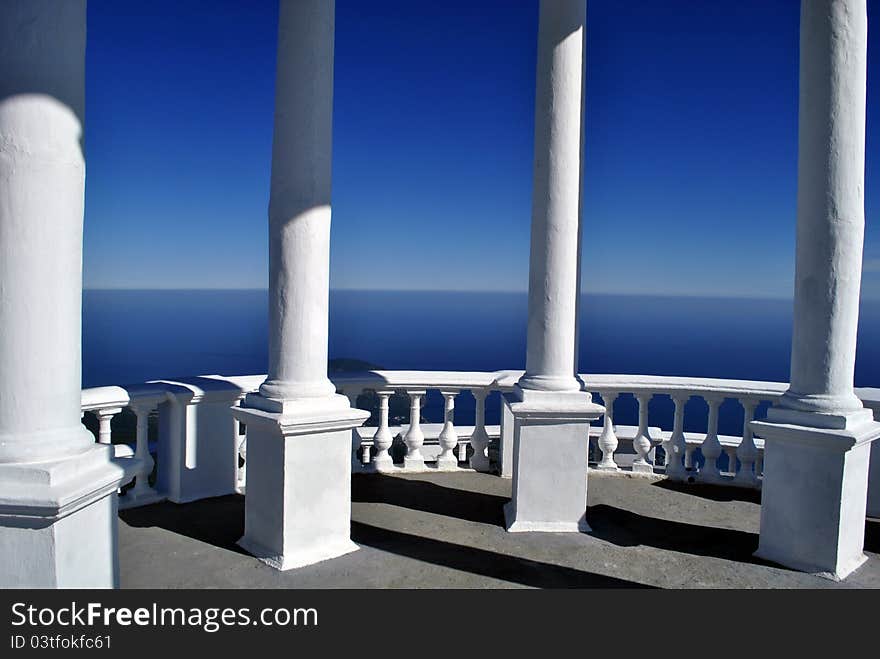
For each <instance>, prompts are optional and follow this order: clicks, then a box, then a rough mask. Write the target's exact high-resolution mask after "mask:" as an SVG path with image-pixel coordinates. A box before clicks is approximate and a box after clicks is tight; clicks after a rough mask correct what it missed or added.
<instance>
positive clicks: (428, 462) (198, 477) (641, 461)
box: [82, 370, 880, 507]
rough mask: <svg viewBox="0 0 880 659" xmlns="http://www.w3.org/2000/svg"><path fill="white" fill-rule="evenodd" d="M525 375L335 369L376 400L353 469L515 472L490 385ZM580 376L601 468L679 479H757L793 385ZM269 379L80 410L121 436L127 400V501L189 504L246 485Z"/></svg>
mask: <svg viewBox="0 0 880 659" xmlns="http://www.w3.org/2000/svg"><path fill="white" fill-rule="evenodd" d="M522 373H523V372H522V371H518V370H505V371H494V372H476V371H385V370H373V371H359V372H346V373H335V374H332V375H331V380H332V381H333V383H334V384H335V385H336V387H337V390H338V391H339V392H340V393H342V394H344V395H346V396H347V397H348V398H349V400H350V401H351V404H352V405H353V406H357V405H358V404H359V402H360V403H361V404H364V405H370V406H372V407H376V408H378V424H377V425H376V426H372V427H362V428H359V429H358V430H357V431H356V432H353V433H352V466H353V470H354V471H355V472H362V473H363V472H396V471H422V470H429V469H442V470H452V469H466V468H470V469H474V470H478V471H490V470H493V469H496V468H497V469H498V470H499V471H500V472H501V473H502V475H504V476H510V475H511V474H510V471H511V465H512V450H511V449H512V447H511V446H510V439H509V437H512V428H505V424H504V419H503V418H502V425H501V427H499V426H487V425H486V423H485V400H486V397H487V396H488V395H489V394H490V393H491V392H493V391H500V392H506V391H510V390H511V389H512V388H513V386H514V385H515V384H516V382H517V380H518V379H519V377H520V376H521V375H522ZM580 377H581V378H582V379H583V381H584V383H585V387H586V388H587V390H589V391H590V392H592V393H593V394H595V395H597V396H598V397H601V399H602V401H603V402H604V404H605V406H606V414H605V416H604V419H603V422H602V425H601V427H600V426H597V427H595V428H594V429H591V431H590V440H591V442H592V443H593V445H595V447H596V448H598V451H600V452H601V459H597V460H595V462H594V463H593V466H594V467H595V468H596V469H599V470H603V471H613V472H619V471H622V469H621V467H623V468H624V469H625V470H631V471H633V472H635V473H653V474H665V475H666V476H667V477H669V478H672V479H677V480H687V481H701V482H709V483H720V484H734V485H739V486H744V487H760V485H761V480H762V462H763V441H762V440H761V439H760V438H757V437H754V436H753V435H752V432H751V430H750V428H749V421H750V420H751V419H752V418H753V416H754V412H755V409H756V408H757V406H758V405H759V404H760V403H762V402H773V401H774V400H775V399H776V398H777V397H778V396H780V395H781V394H782V393H783V392H784V391H785V390H786V388H787V385H786V384H785V383H780V382H761V381H748V380H727V379H714V378H688V377H671V376H648V375H616V374H584V375H581V376H580ZM264 379H265V375H261V374H258V375H242V376H221V375H206V376H200V377H193V378H179V379H166V380H155V381H151V382H148V383H144V384H139V385H134V386H126V387H118V386H108V387H95V388H91V389H84V390H83V391H82V412H83V414H84V415H85V414H91V415H94V416H95V417H96V418H97V420H98V432H97V433H96V440H97V441H99V442H102V443H106V444H110V443H112V431H111V427H110V425H111V420H112V419H113V418H114V416H115V415H117V414H119V413H120V412H121V411H122V410H123V409H126V408H128V409H130V410H131V411H132V412H133V413H134V415H135V416H136V418H137V432H136V441H135V446H134V449H132V448H131V447H128V446H127V445H125V444H117V445H116V446H115V451H116V455H117V457H118V458H120V459H131V460H132V463H131V464H132V469H131V471H132V473H133V474H134V484H133V486H126V487H124V488H123V492H124V494H123V495H122V496H121V497H120V506H121V507H128V506H134V505H144V504H146V503H151V502H154V501H158V500H160V499H164V498H167V499H169V500H171V501H175V502H185V501H193V500H196V499H199V498H205V497H207V496H219V495H222V494H229V493H231V492H235V491H242V490H243V488H244V486H245V483H246V465H247V462H246V457H247V455H246V448H247V447H246V437H247V432H246V428H245V427H244V426H243V425H241V424H239V422H238V421H237V420H235V418H234V417H233V416H232V414H231V413H230V408H231V407H233V406H235V405H238V404H240V402H241V401H242V400H243V398H244V396H245V395H246V394H247V393H251V392H255V391H257V390H258V389H259V386H260V384H261V383H262V382H263V380H264ZM428 390H436V391H439V392H440V394H441V395H442V396H443V397H444V402H445V406H444V420H443V423H442V424H425V423H423V422H422V420H421V407H422V405H423V401H424V397H425V395H426V393H427V391H428ZM464 392H470V395H472V396H474V398H475V401H476V408H475V409H476V413H475V424H474V426H462V425H456V424H455V420H454V410H455V400H456V397H457V396H459V395H460V394H462V393H464ZM856 393H857V394H858V395H859V396H860V397H861V398H862V399H863V400H864V401H865V404H866V406H868V407H871V408H872V409H874V410H875V411H876V412H878V414H880V389H857V390H856ZM395 394H402V395H406V396H408V397H409V409H410V420H409V423H408V424H403V425H400V426H393V425H391V424H390V423H389V401H390V399H391V397H392V396H393V395H395ZM364 395H366V396H368V398H367V399H364V398H363V396H364ZM624 395H631V396H633V397H634V398H635V399H636V400H637V401H638V406H639V422H638V425H637V426H620V425H616V424H615V423H614V406H615V402H616V401H617V400H618V399H619V398H620V397H621V396H624ZM373 396H375V398H370V397H373ZM655 396H668V397H669V398H671V399H672V401H673V402H674V404H675V414H674V418H673V422H672V424H671V427H668V428H662V427H661V424H660V423H657V422H656V421H655V420H653V419H651V414H650V409H649V407H650V406H649V404H650V402H651V400H652V399H653V398H654V397H655ZM691 398H702V399H704V400H705V401H706V403H707V406H708V414H707V416H706V430H705V432H700V433H694V432H685V431H684V415H685V412H684V406H685V403H686V402H687V401H688V400H689V399H691ZM728 398H729V399H734V400H737V401H739V404H740V405H741V406H742V407H743V410H744V423H743V430H742V433H741V434H739V435H735V436H733V435H720V434H719V433H718V414H719V408H720V405H721V403H722V402H723V401H724V400H725V399H728ZM151 415H153V416H155V417H156V418H157V421H158V423H157V424H156V427H157V429H158V432H157V435H158V441H156V442H154V444H153V445H152V446H151V444H150V442H149V438H148V429H149V427H150V425H149V419H150V417H151ZM689 418H690V417H689ZM652 422H653V425H652ZM395 439H398V440H402V442H403V444H404V445H405V446H406V455H405V456H403V459H402V460H398V461H397V463H395V461H394V460H393V458H392V456H391V454H390V453H389V449H391V447H392V444H393V442H394V440H395ZM495 439H497V440H498V444H499V460H498V462H499V463H498V464H497V465H495V464H491V462H490V457H489V455H490V454H489V445H490V442H492V441H493V440H495ZM505 440H507V441H505ZM621 440H622V441H624V442H630V441H631V442H632V446H633V449H634V454H629V455H630V456H633V457H634V459H633V460H631V466H630V464H629V463H628V461H627V454H623V453H618V452H617V449H618V447H619V443H620V441H621ZM744 440H745V441H744ZM505 444H507V445H506V446H505ZM658 448H660V449H662V450H660V451H658V450H657V449H658ZM505 449H506V450H505ZM154 454H155V455H156V458H155V460H154V457H153V455H154ZM722 455H726V458H727V464H726V465H724V464H722V463H721V462H719V461H720V460H721V457H722ZM154 467H155V470H156V472H155V478H154V479H153V480H154V482H153V483H151V482H150V481H151V478H152V475H153V470H154ZM722 469H723V470H722Z"/></svg>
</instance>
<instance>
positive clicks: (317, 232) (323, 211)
mask: <svg viewBox="0 0 880 659" xmlns="http://www.w3.org/2000/svg"><path fill="white" fill-rule="evenodd" d="M335 6H336V5H335V2H333V1H332V0H281V2H280V5H279V17H278V64H277V74H276V78H275V128H274V139H273V144H272V179H271V194H270V199H269V374H268V378H267V380H266V382H265V383H264V384H263V385H262V386H261V387H260V393H261V394H262V395H263V396H265V397H266V398H274V399H279V400H283V399H293V398H303V397H321V396H328V395H332V394H333V393H335V391H336V390H335V388H334V387H333V385H332V384H331V382H330V380H329V379H328V378H327V336H328V335H327V330H328V317H329V291H330V187H331V185H330V184H331V162H332V160H331V155H332V136H333V43H334V25H335Z"/></svg>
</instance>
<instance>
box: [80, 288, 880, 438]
mask: <svg viewBox="0 0 880 659" xmlns="http://www.w3.org/2000/svg"><path fill="white" fill-rule="evenodd" d="M526 310H527V300H526V295H525V293H488V292H487V293H460V292H434V291H432V292H409V291H407V292H400V291H347V290H336V291H332V292H331V295H330V357H331V358H349V359H357V360H362V361H366V362H370V363H372V364H376V365H378V366H381V367H382V368H385V369H412V370H468V371H483V370H485V371H493V370H498V369H519V368H524V366H525V348H526ZM791 312H792V303H791V300H767V299H732V298H725V299H710V298H698V297H644V296H622V295H585V296H584V298H583V300H582V304H581V323H580V327H581V332H580V352H579V357H580V364H579V371H580V372H582V373H584V372H586V373H627V374H650V375H681V376H703V377H719V378H738V379H749V380H773V381H782V382H784V381H787V380H788V369H789V356H790V355H789V351H790V347H791V341H790V332H791ZM267 319H268V293H267V292H266V291H262V290H229V291H221V290H211V291H205V290H200V291H181V290H174V291H169V290H87V291H84V293H83V386H84V387H94V386H100V385H107V384H129V383H136V382H143V381H146V380H150V379H157V378H169V377H178V376H184V375H199V374H211V373H218V374H223V375H242V374H256V373H265V372H266V368H267V347H266V342H267V332H268V330H267ZM878 328H880V302H877V301H873V300H865V301H863V302H862V308H861V320H860V326H859V348H858V356H857V362H856V378H855V379H856V385H857V386H880V345H878V343H877V342H876V341H874V340H872V338H873V337H874V336H876V335H877V332H876V330H877V329H878ZM499 409H500V408H499V398H498V396H497V395H496V396H493V397H491V398H490V399H489V401H488V403H487V422H488V423H498V417H499ZM615 409H616V419H615V421H616V422H618V423H635V415H636V403H635V401H634V400H633V399H632V398H631V397H622V398H621V399H619V401H618V404H617V407H616V408H615ZM760 411H761V410H759V413H760ZM671 414H672V404H671V401H669V400H668V398H665V397H659V396H658V397H655V399H654V401H653V402H652V404H651V423H652V425H662V426H663V427H664V428H668V427H669V424H670V422H671ZM424 416H425V418H427V420H429V421H440V420H442V399H441V397H440V396H439V394H437V393H436V392H434V393H433V394H429V399H428V404H427V406H426V408H425V411H424ZM456 419H457V420H459V421H461V422H464V423H472V422H473V421H472V419H473V402H472V399H470V397H469V396H467V395H462V396H459V397H458V400H457V402H456ZM741 423H742V415H741V412H740V410H739V408H738V405H736V403H735V402H734V401H728V402H727V403H725V405H724V406H723V407H722V411H721V420H720V430H721V432H722V433H725V434H736V432H737V431H738V429H739V428H741ZM686 429H688V430H695V431H699V430H704V429H705V404H704V403H703V402H702V401H700V400H696V399H695V400H692V401H691V402H690V403H689V404H688V407H687V418H686Z"/></svg>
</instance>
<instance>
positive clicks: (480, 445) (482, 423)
mask: <svg viewBox="0 0 880 659" xmlns="http://www.w3.org/2000/svg"><path fill="white" fill-rule="evenodd" d="M471 393H472V394H473V396H474V400H475V401H476V404H477V406H476V408H475V409H476V412H475V418H474V434H473V435H471V447H472V448H473V449H474V453H473V455H471V461H470V466H471V469H473V470H474V471H489V434H488V433H487V432H486V395H487V394H488V392H487V391H486V390H485V389H471Z"/></svg>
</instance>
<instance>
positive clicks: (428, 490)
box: [351, 474, 510, 527]
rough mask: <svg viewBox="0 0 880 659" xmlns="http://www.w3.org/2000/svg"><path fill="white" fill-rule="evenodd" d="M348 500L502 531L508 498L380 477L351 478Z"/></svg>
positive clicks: (420, 481)
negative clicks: (391, 507) (386, 505)
mask: <svg viewBox="0 0 880 659" xmlns="http://www.w3.org/2000/svg"><path fill="white" fill-rule="evenodd" d="M351 499H352V501H355V502H358V503H384V504H388V505H390V506H400V507H401V508H408V509H410V510H416V511H419V512H424V513H432V514H434V515H444V516H446V517H453V518H456V519H461V520H464V521H466V522H476V523H478V524H491V525H493V526H501V527H504V509H503V506H504V504H505V503H507V502H508V501H509V500H510V499H509V497H501V496H497V495H494V494H486V493H483V492H471V491H469V490H459V489H455V488H450V487H446V486H443V485H437V484H436V483H432V482H430V481H427V480H410V479H406V478H396V477H394V476H383V475H381V474H375V475H371V476H369V477H368V478H353V479H352V482H351Z"/></svg>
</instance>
